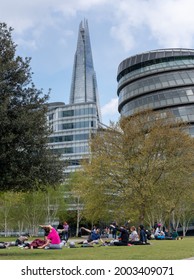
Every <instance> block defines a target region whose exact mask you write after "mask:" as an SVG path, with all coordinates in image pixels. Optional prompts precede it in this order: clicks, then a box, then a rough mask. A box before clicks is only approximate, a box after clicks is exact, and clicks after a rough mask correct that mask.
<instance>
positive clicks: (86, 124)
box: [58, 121, 96, 130]
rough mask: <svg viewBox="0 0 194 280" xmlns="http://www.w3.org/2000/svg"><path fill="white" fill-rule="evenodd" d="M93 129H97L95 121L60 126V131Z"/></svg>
mask: <svg viewBox="0 0 194 280" xmlns="http://www.w3.org/2000/svg"><path fill="white" fill-rule="evenodd" d="M93 127H96V122H95V121H83V122H75V123H62V124H59V125H58V130H67V129H77V128H93Z"/></svg>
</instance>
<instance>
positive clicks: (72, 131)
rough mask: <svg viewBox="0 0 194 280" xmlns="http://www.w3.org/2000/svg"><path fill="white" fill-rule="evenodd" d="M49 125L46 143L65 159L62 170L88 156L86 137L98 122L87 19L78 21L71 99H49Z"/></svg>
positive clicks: (93, 130) (98, 107)
mask: <svg viewBox="0 0 194 280" xmlns="http://www.w3.org/2000/svg"><path fill="white" fill-rule="evenodd" d="M47 118H48V123H49V125H50V127H51V129H52V134H51V135H50V137H49V147H50V148H51V149H52V150H53V152H54V153H58V154H60V155H61V157H62V160H64V161H65V162H66V168H65V170H64V172H65V174H66V175H68V173H69V172H72V171H75V170H76V169H78V168H80V167H81V160H82V159H87V158H88V157H89V139H90V137H91V135H92V134H94V133H96V132H97V129H98V127H99V124H100V122H101V113H100V106H99V97H98V89H97V81H96V74H95V71H94V66H93V59H92V50H91V44H90V36H89V29H88V23H87V21H86V20H84V21H83V22H81V23H80V26H79V31H78V41H77V49H76V52H75V58H74V66H73V74H72V83H71V92H70V102H69V104H68V105H66V104H64V103H63V102H54V103H49V110H48V115H47Z"/></svg>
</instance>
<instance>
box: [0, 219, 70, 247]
mask: <svg viewBox="0 0 194 280" xmlns="http://www.w3.org/2000/svg"><path fill="white" fill-rule="evenodd" d="M62 226H63V228H60V226H58V227H59V228H60V229H59V228H58V229H55V228H54V227H53V226H51V225H40V227H41V228H42V229H43V230H44V238H43V239H41V238H36V239H34V240H33V241H29V240H28V237H29V236H28V235H27V234H26V235H21V236H20V237H18V238H17V239H16V241H15V242H0V249H4V248H8V247H10V246H19V247H21V248H24V249H61V248H62V247H63V245H64V243H66V242H67V240H68V238H69V236H68V228H69V225H68V224H67V222H64V223H63V225H62Z"/></svg>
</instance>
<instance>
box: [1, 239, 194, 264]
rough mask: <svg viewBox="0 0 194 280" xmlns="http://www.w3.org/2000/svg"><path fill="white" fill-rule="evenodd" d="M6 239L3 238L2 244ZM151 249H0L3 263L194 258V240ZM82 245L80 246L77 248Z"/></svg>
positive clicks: (155, 244) (158, 244) (154, 245)
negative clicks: (20, 261) (19, 261)
mask: <svg viewBox="0 0 194 280" xmlns="http://www.w3.org/2000/svg"><path fill="white" fill-rule="evenodd" d="M3 240H5V238H4V239H3V238H1V239H0V241H3ZM150 243H151V245H150V246H121V247H117V246H99V245H95V246H94V247H93V248H83V247H79V248H68V247H64V248H63V249H62V250H43V249H34V250H30V249H28V250H25V249H21V248H18V247H10V248H8V249H0V260H181V259H185V258H190V257H194V237H186V238H184V239H183V240H173V241H171V240H161V241H159V240H151V241H150ZM77 246H79V245H77Z"/></svg>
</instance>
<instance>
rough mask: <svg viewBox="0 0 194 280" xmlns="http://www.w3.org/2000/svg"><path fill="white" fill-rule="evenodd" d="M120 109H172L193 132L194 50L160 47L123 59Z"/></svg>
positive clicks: (130, 112) (129, 111)
mask: <svg viewBox="0 0 194 280" xmlns="http://www.w3.org/2000/svg"><path fill="white" fill-rule="evenodd" d="M117 81H118V89H117V94H118V98H119V104H118V110H119V113H120V114H121V117H122V116H130V115H133V114H134V113H135V112H137V111H140V110H145V109H153V110H169V111H171V112H172V113H173V114H174V115H175V116H176V117H177V118H181V119H182V120H183V121H186V122H187V123H188V124H189V133H190V134H191V135H192V136H194V50H193V49H182V48H181V49H177V48H174V49H158V50H153V51H148V52H144V53H141V54H137V55H134V56H131V57H129V58H127V59H125V60H123V61H122V62H121V63H120V65H119V67H118V73H117Z"/></svg>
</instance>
